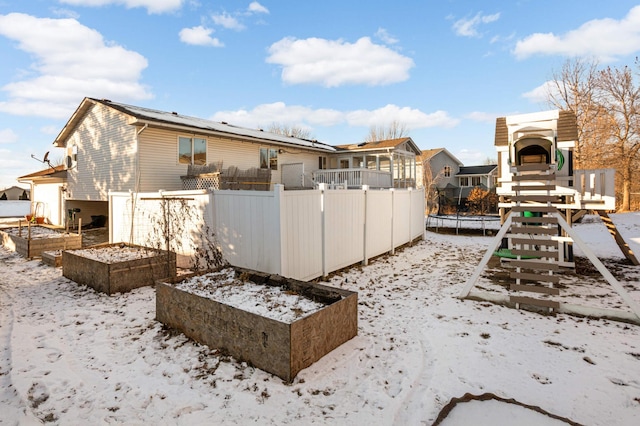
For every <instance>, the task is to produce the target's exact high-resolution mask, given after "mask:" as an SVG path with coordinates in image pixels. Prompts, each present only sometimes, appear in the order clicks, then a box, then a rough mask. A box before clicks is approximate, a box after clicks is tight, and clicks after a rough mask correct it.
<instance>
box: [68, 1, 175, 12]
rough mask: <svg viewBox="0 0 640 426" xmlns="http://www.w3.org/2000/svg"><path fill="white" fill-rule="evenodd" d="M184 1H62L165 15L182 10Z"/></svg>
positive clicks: (78, 4)
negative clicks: (141, 8)
mask: <svg viewBox="0 0 640 426" xmlns="http://www.w3.org/2000/svg"><path fill="white" fill-rule="evenodd" d="M183 1H184V0H60V3H66V4H71V5H74V6H91V7H96V6H106V5H111V4H115V5H123V6H125V7H126V8H128V9H132V8H135V7H144V8H146V9H147V11H148V12H149V13H165V12H172V11H174V10H178V9H180V7H181V6H182V3H183Z"/></svg>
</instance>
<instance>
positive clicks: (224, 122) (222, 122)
mask: <svg viewBox="0 0 640 426" xmlns="http://www.w3.org/2000/svg"><path fill="white" fill-rule="evenodd" d="M220 124H229V123H227V122H226V121H221V122H220Z"/></svg>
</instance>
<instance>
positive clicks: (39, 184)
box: [18, 165, 67, 225]
mask: <svg viewBox="0 0 640 426" xmlns="http://www.w3.org/2000/svg"><path fill="white" fill-rule="evenodd" d="M66 177H67V171H66V170H65V167H64V165H59V166H55V167H48V168H46V169H44V170H40V171H38V172H35V173H31V174H28V175H25V176H20V177H19V178H18V182H20V183H26V184H29V185H31V213H32V214H34V215H36V216H39V217H44V218H46V222H47V223H50V224H53V225H61V224H62V223H63V221H64V218H65V212H64V211H63V206H64V203H63V200H64V184H65V182H66Z"/></svg>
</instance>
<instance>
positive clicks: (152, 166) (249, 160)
mask: <svg viewBox="0 0 640 426" xmlns="http://www.w3.org/2000/svg"><path fill="white" fill-rule="evenodd" d="M179 136H186V137H201V138H204V139H206V140H207V160H206V161H207V163H222V168H223V169H226V168H228V167H229V166H235V167H237V168H238V169H240V170H247V169H251V168H257V167H259V165H260V148H273V149H282V147H279V146H277V145H272V144H269V143H257V142H247V141H242V140H240V139H233V138H224V137H220V136H205V135H199V134H197V133H196V134H193V133H186V132H180V131H173V130H166V129H156V128H146V129H144V130H143V131H142V132H141V133H140V135H139V136H138V141H139V149H140V156H139V158H140V160H139V161H140V174H141V176H140V189H139V191H141V192H145V191H146V192H148V191H157V190H158V189H164V190H167V191H174V190H181V189H182V181H181V179H180V176H185V175H186V174H187V169H188V166H187V165H186V164H180V163H179V162H178V137H179ZM282 151H284V152H282V153H279V154H278V170H273V171H272V175H271V182H272V183H274V184H276V183H281V181H282V179H281V169H282V165H283V164H291V163H304V165H305V166H304V168H305V172H306V173H308V174H309V175H310V172H311V171H312V170H316V169H317V168H318V157H319V156H320V155H321V154H319V153H314V152H303V151H300V150H295V149H291V148H285V149H282Z"/></svg>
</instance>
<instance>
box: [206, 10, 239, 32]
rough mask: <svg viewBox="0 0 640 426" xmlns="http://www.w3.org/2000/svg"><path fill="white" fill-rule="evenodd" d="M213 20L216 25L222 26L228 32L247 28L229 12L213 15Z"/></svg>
mask: <svg viewBox="0 0 640 426" xmlns="http://www.w3.org/2000/svg"><path fill="white" fill-rule="evenodd" d="M211 19H212V20H213V22H214V23H215V24H216V25H220V26H221V27H223V28H226V29H228V30H236V31H242V30H244V29H245V26H244V25H243V24H242V23H240V21H238V20H237V19H236V18H234V17H233V16H231V15H230V14H228V13H227V12H222V13H216V14H213V15H211Z"/></svg>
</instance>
